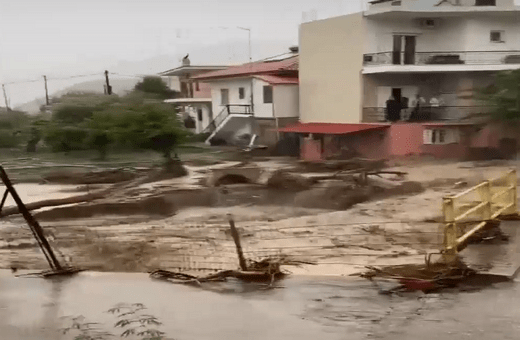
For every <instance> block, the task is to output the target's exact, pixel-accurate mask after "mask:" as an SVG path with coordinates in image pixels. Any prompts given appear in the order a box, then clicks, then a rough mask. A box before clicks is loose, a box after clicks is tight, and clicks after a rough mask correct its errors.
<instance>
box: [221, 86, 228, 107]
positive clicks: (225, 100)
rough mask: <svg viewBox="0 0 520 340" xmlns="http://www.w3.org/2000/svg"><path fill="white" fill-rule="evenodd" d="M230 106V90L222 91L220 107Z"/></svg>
mask: <svg viewBox="0 0 520 340" xmlns="http://www.w3.org/2000/svg"><path fill="white" fill-rule="evenodd" d="M228 104H229V90H228V89H220V105H228Z"/></svg>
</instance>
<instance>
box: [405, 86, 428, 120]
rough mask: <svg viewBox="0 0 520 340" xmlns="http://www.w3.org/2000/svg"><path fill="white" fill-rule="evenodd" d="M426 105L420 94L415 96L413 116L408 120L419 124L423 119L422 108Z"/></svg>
mask: <svg viewBox="0 0 520 340" xmlns="http://www.w3.org/2000/svg"><path fill="white" fill-rule="evenodd" d="M425 103H426V101H425V100H424V98H423V97H421V95H420V94H419V93H417V95H416V96H415V99H414V100H413V101H412V107H413V109H412V114H411V115H410V117H409V118H408V121H410V122H417V121H420V120H422V119H423V117H422V111H423V110H422V106H423V105H424V104H425Z"/></svg>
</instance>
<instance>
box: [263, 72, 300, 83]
mask: <svg viewBox="0 0 520 340" xmlns="http://www.w3.org/2000/svg"><path fill="white" fill-rule="evenodd" d="M255 78H258V79H261V80H263V81H265V82H266V83H269V84H271V85H298V84H299V81H298V78H297V77H281V76H275V75H272V74H266V75H259V76H255Z"/></svg>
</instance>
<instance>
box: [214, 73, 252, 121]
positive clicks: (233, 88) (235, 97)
mask: <svg viewBox="0 0 520 340" xmlns="http://www.w3.org/2000/svg"><path fill="white" fill-rule="evenodd" d="M210 84H211V102H212V105H213V116H214V117H216V116H217V115H218V114H219V113H220V112H221V111H222V110H223V109H224V106H222V105H221V96H220V90H221V89H228V90H229V104H243V105H250V104H251V80H250V79H247V78H245V79H229V80H220V81H215V82H211V83H210ZM240 87H243V88H244V91H245V96H244V99H240V97H239V94H238V89H239V88H240Z"/></svg>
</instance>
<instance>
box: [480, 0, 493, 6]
mask: <svg viewBox="0 0 520 340" xmlns="http://www.w3.org/2000/svg"><path fill="white" fill-rule="evenodd" d="M496 5H497V1H496V0H476V1H475V6H496Z"/></svg>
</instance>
